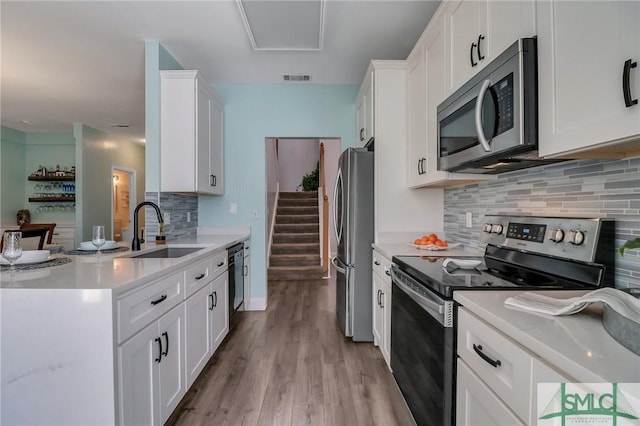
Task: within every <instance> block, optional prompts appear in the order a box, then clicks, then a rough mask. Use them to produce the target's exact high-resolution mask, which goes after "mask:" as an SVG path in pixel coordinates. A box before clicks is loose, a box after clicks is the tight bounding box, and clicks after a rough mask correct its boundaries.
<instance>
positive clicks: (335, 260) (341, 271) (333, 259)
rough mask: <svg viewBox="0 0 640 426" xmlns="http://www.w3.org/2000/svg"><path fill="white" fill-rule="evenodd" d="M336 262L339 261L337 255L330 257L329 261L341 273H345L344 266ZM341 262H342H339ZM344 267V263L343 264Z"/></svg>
mask: <svg viewBox="0 0 640 426" xmlns="http://www.w3.org/2000/svg"><path fill="white" fill-rule="evenodd" d="M338 262H340V260H339V259H338V258H337V257H332V258H331V263H333V266H334V267H335V268H336V270H337V271H338V272H340V273H342V274H346V273H347V270H346V269H345V268H343V267H342V266H340V265H338ZM340 263H342V262H340ZM345 267H346V265H345Z"/></svg>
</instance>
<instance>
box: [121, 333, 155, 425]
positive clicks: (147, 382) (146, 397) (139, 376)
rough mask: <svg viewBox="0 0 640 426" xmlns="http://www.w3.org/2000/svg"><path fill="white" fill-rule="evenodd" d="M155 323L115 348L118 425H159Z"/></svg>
mask: <svg viewBox="0 0 640 426" xmlns="http://www.w3.org/2000/svg"><path fill="white" fill-rule="evenodd" d="M156 339H159V336H158V324H157V322H154V323H152V324H151V325H149V326H148V327H147V328H145V329H143V330H142V331H140V332H139V333H138V334H136V335H135V336H134V337H132V338H131V339H130V340H129V341H127V342H126V343H124V344H123V345H122V346H120V348H118V387H119V392H118V394H119V398H120V400H119V402H120V416H119V417H120V424H122V425H159V424H162V422H161V421H160V411H159V410H158V407H157V405H156V404H155V401H157V400H158V395H159V386H158V366H159V362H158V358H159V356H160V344H159V343H158V340H156Z"/></svg>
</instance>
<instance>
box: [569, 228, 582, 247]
mask: <svg viewBox="0 0 640 426" xmlns="http://www.w3.org/2000/svg"><path fill="white" fill-rule="evenodd" d="M569 242H570V243H571V244H573V245H576V246H579V245H580V244H582V243H584V232H582V231H578V230H577V229H572V230H571V231H569Z"/></svg>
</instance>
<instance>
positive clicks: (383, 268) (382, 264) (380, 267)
mask: <svg viewBox="0 0 640 426" xmlns="http://www.w3.org/2000/svg"><path fill="white" fill-rule="evenodd" d="M371 267H372V268H373V272H375V273H377V274H378V275H379V276H380V278H382V279H383V280H384V282H386V283H387V284H389V285H391V261H390V260H389V259H387V258H386V257H384V256H382V255H381V254H380V253H379V252H377V251H375V250H373V256H372V257H371Z"/></svg>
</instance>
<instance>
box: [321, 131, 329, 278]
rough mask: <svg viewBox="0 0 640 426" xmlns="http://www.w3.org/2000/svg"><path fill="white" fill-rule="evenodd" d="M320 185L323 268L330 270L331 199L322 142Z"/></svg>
mask: <svg viewBox="0 0 640 426" xmlns="http://www.w3.org/2000/svg"><path fill="white" fill-rule="evenodd" d="M319 168H320V184H321V185H322V267H323V268H324V270H325V273H326V271H328V270H329V197H328V196H327V185H326V176H325V169H324V143H323V142H320V166H319Z"/></svg>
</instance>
